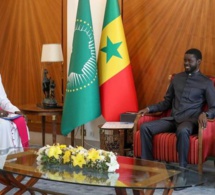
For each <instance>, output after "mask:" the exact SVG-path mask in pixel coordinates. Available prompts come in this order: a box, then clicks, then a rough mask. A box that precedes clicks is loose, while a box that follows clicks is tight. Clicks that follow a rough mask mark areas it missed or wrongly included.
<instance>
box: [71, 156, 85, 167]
mask: <svg viewBox="0 0 215 195" xmlns="http://www.w3.org/2000/svg"><path fill="white" fill-rule="evenodd" d="M72 159H73V166H74V167H75V166H79V167H81V168H82V166H83V165H85V164H86V160H85V159H84V155H83V154H77V156H72Z"/></svg>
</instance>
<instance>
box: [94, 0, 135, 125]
mask: <svg viewBox="0 0 215 195" xmlns="http://www.w3.org/2000/svg"><path fill="white" fill-rule="evenodd" d="M98 69H99V84H100V99H101V100H100V101H101V110H102V115H103V117H104V118H105V119H106V120H107V121H119V118H120V114H121V113H123V112H127V111H132V112H136V111H138V104H137V96H136V90H135V86H134V80H133V75H132V69H131V65H130V59H129V55H128V50H127V44H126V39H125V34H124V29H123V25H122V18H121V15H120V11H119V5H118V0H107V4H106V9H105V16H104V23H103V30H102V36H101V42H100V51H99V58H98Z"/></svg>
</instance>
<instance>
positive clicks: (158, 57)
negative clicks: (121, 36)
mask: <svg viewBox="0 0 215 195" xmlns="http://www.w3.org/2000/svg"><path fill="white" fill-rule="evenodd" d="M214 10H215V1H214V0H207V1H204V0H189V1H187V0H162V1H160V0H151V1H149V0H123V22H124V28H125V34H126V38H127V44H128V49H129V53H130V58H131V64H132V67H133V74H134V78H135V84H136V89H137V92H138V102H139V107H140V108H143V107H145V106H146V105H148V104H152V103H155V102H157V101H160V100H162V99H163V96H164V94H165V91H166V87H167V83H168V81H167V79H168V75H169V74H172V73H177V72H179V71H183V70H184V69H183V57H184V52H185V51H186V50H187V49H189V48H191V47H196V48H199V49H200V50H201V51H202V54H203V62H202V65H201V67H200V68H201V71H202V72H203V73H205V74H209V75H215V22H214V21H215V12H214Z"/></svg>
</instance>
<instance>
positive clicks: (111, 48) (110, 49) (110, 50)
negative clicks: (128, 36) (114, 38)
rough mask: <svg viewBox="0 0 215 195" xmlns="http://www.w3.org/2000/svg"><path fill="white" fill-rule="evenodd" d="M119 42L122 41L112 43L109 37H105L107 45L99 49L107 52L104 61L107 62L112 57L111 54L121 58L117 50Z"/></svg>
mask: <svg viewBox="0 0 215 195" xmlns="http://www.w3.org/2000/svg"><path fill="white" fill-rule="evenodd" d="M121 44H122V42H118V43H112V42H111V40H110V38H109V37H107V46H106V47H103V48H102V49H101V51H103V52H105V53H106V54H107V59H106V62H108V61H109V60H110V59H111V58H112V56H116V57H119V58H122V56H121V55H120V53H119V52H118V48H119V46H120V45H121Z"/></svg>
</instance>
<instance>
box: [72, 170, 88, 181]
mask: <svg viewBox="0 0 215 195" xmlns="http://www.w3.org/2000/svg"><path fill="white" fill-rule="evenodd" d="M73 178H74V180H75V181H76V182H79V183H81V182H83V181H84V180H85V178H86V176H85V175H83V173H82V172H79V173H75V172H73Z"/></svg>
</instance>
